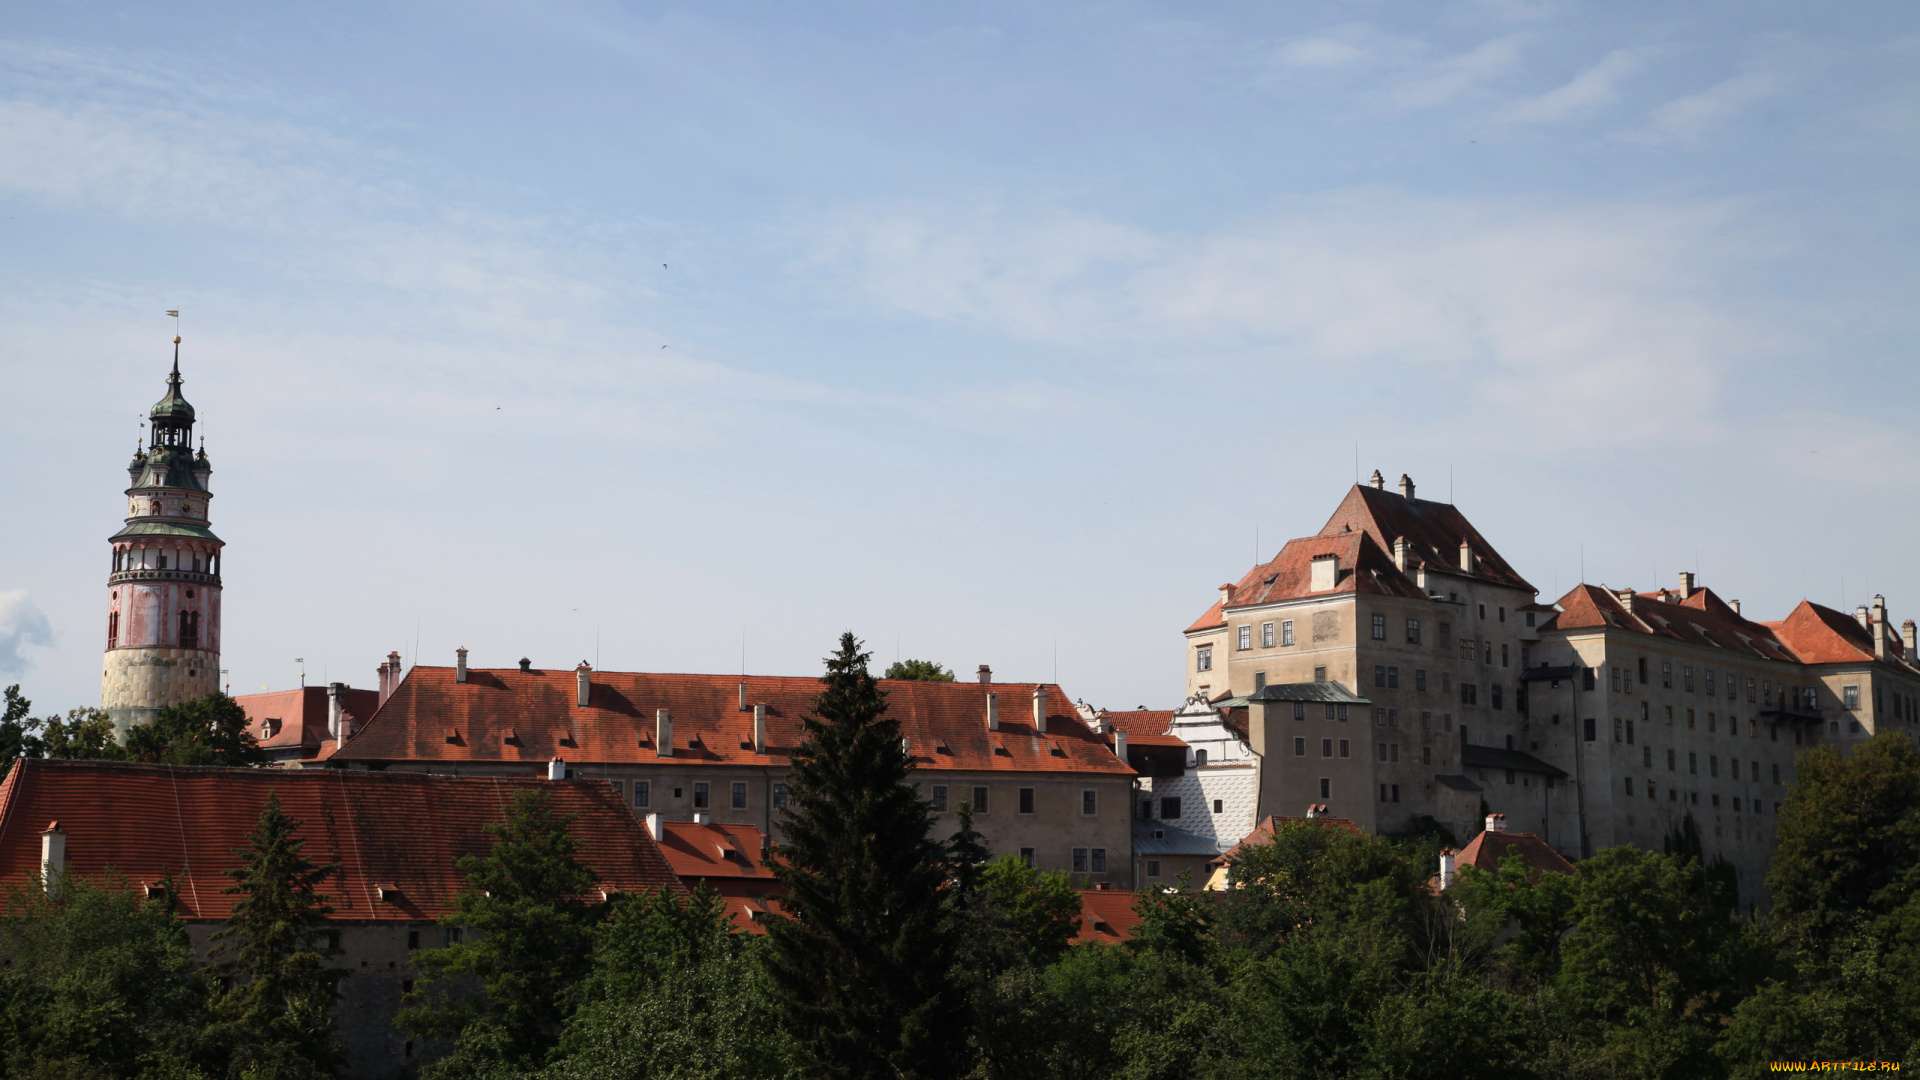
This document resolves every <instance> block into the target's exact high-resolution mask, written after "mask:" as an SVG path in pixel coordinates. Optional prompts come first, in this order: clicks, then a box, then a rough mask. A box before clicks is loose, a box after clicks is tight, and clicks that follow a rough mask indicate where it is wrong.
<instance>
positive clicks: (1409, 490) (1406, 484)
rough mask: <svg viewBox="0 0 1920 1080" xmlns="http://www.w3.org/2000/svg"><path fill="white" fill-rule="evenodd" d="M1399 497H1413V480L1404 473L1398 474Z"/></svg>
mask: <svg viewBox="0 0 1920 1080" xmlns="http://www.w3.org/2000/svg"><path fill="white" fill-rule="evenodd" d="M1400 497H1401V498H1403V499H1411V498H1413V480H1412V478H1410V477H1408V476H1407V474H1406V473H1401V474H1400Z"/></svg>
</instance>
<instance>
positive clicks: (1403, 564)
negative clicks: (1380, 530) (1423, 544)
mask: <svg viewBox="0 0 1920 1080" xmlns="http://www.w3.org/2000/svg"><path fill="white" fill-rule="evenodd" d="M1400 479H1402V480H1405V479H1406V477H1404V476H1403V477H1401V478H1400ZM1409 547H1410V545H1409V544H1408V543H1407V538H1406V537H1404V536H1396V537H1394V538H1393V565H1395V566H1397V567H1399V568H1400V572H1401V573H1403V574H1404V573H1406V572H1407V550H1408V548H1409Z"/></svg>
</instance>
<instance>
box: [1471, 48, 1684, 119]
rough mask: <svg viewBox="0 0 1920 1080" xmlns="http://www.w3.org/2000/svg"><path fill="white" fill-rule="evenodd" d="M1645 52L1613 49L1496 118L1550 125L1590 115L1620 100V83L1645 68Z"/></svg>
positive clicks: (1517, 103)
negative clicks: (1597, 61)
mask: <svg viewBox="0 0 1920 1080" xmlns="http://www.w3.org/2000/svg"><path fill="white" fill-rule="evenodd" d="M1647 57H1648V50H1645V49H1616V50H1614V51H1613V52H1610V53H1608V54H1607V55H1606V56H1604V57H1601V58H1600V61H1599V63H1596V64H1594V65H1593V66H1592V67H1590V68H1588V69H1586V70H1585V71H1582V72H1581V73H1580V74H1578V75H1575V76H1574V77H1573V78H1572V79H1569V80H1568V81H1567V82H1565V83H1563V84H1561V85H1559V86H1557V87H1554V88H1553V89H1552V90H1549V91H1547V92H1546V93H1544V94H1541V95H1540V96H1538V97H1533V98H1527V99H1525V100H1523V101H1518V102H1515V103H1513V104H1512V105H1509V106H1507V107H1506V108H1505V109H1502V110H1500V112H1499V113H1497V114H1496V116H1497V117H1498V118H1499V119H1501V120H1509V121H1514V122H1517V123H1552V122H1557V121H1563V120H1576V119H1581V118H1584V117H1587V116H1591V115H1593V114H1594V113H1596V112H1599V111H1600V110H1601V109H1604V108H1606V107H1607V106H1609V105H1612V104H1613V103H1615V102H1616V101H1619V100H1620V84H1621V83H1622V82H1624V81H1626V80H1627V79H1628V78H1630V77H1632V76H1633V75H1635V74H1637V73H1639V72H1640V71H1641V69H1643V68H1644V67H1645V66H1646V62H1647Z"/></svg>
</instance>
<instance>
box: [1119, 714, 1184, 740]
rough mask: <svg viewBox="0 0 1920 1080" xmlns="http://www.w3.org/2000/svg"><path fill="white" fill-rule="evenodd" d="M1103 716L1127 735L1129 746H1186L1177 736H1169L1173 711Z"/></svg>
mask: <svg viewBox="0 0 1920 1080" xmlns="http://www.w3.org/2000/svg"><path fill="white" fill-rule="evenodd" d="M1101 715H1103V716H1105V717H1106V718H1107V722H1108V723H1110V724H1112V725H1113V726H1114V727H1115V728H1118V729H1119V730H1121V731H1124V732H1126V733H1127V745H1128V746H1185V745H1187V744H1186V742H1185V741H1184V740H1182V739H1181V738H1180V737H1179V736H1177V735H1169V734H1167V730H1168V729H1169V728H1171V727H1173V710H1172V709H1128V710H1124V711H1121V712H1108V713H1102V714H1101Z"/></svg>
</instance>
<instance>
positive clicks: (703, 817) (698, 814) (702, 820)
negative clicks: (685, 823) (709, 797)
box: [693, 810, 712, 825]
mask: <svg viewBox="0 0 1920 1080" xmlns="http://www.w3.org/2000/svg"><path fill="white" fill-rule="evenodd" d="M710 820H712V819H711V818H710V817H709V816H708V815H707V812H706V811H705V810H696V811H694V812H693V823H694V824H695V825H705V824H706V823H707V822H708V821H710Z"/></svg>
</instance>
